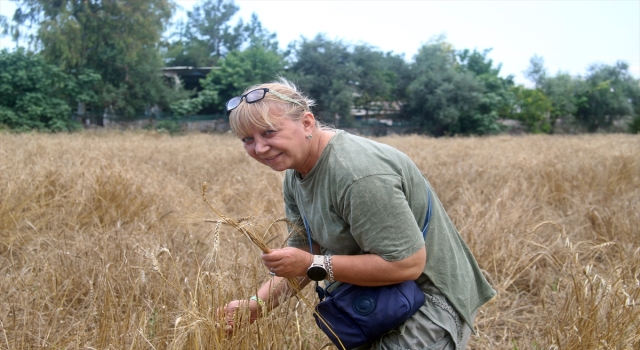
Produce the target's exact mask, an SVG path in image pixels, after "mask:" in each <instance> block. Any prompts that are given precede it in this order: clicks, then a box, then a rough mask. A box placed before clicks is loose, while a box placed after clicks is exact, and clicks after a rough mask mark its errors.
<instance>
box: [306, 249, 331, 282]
mask: <svg viewBox="0 0 640 350" xmlns="http://www.w3.org/2000/svg"><path fill="white" fill-rule="evenodd" d="M307 277H309V279H311V280H313V281H322V280H323V279H325V278H326V277H327V269H326V268H325V266H324V256H323V255H314V256H313V262H312V263H311V266H309V268H308V269H307Z"/></svg>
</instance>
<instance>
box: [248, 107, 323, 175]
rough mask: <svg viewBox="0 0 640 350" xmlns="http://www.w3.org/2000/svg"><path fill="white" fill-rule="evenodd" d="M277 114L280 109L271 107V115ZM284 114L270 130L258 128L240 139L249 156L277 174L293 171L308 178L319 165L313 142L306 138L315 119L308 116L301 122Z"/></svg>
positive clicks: (312, 129) (312, 128)
mask: <svg viewBox="0 0 640 350" xmlns="http://www.w3.org/2000/svg"><path fill="white" fill-rule="evenodd" d="M277 112H278V107H272V110H271V113H270V114H271V115H277V114H279V113H277ZM283 114H284V113H283ZM283 114H281V115H282V116H280V117H274V118H273V120H272V125H271V126H267V127H258V126H255V127H253V128H251V129H250V130H249V131H248V132H245V133H243V134H241V135H238V136H239V137H240V139H241V140H242V143H243V145H244V149H245V150H246V151H247V154H249V155H250V156H251V157H252V158H253V159H255V160H257V161H258V162H260V163H262V164H264V165H267V166H268V167H270V168H271V169H273V170H276V171H283V170H286V169H294V170H296V171H298V172H300V173H301V174H303V175H305V174H307V173H308V172H309V171H310V170H311V168H313V165H315V162H316V161H317V159H315V158H316V157H314V156H312V154H311V149H312V147H311V146H312V142H311V140H310V139H308V138H307V135H310V134H312V133H313V131H314V129H315V118H314V117H313V114H311V113H309V112H305V113H304V115H303V116H302V118H300V119H291V118H289V117H288V116H286V115H283Z"/></svg>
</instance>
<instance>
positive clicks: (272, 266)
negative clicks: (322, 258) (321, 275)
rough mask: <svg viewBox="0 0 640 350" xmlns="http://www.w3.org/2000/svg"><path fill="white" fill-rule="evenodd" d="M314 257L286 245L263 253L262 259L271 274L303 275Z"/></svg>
mask: <svg viewBox="0 0 640 350" xmlns="http://www.w3.org/2000/svg"><path fill="white" fill-rule="evenodd" d="M312 259H313V257H312V256H311V254H309V253H307V252H305V251H303V250H301V249H297V248H291V247H286V248H282V249H277V250H274V251H272V252H271V253H269V254H262V260H263V263H264V265H265V267H266V268H267V269H268V270H269V274H271V275H272V276H278V277H297V276H303V275H304V274H305V273H306V269H307V268H308V267H309V265H310V263H309V261H311V260H312Z"/></svg>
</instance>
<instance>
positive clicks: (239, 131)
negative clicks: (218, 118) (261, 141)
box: [229, 77, 319, 137]
mask: <svg viewBox="0 0 640 350" xmlns="http://www.w3.org/2000/svg"><path fill="white" fill-rule="evenodd" d="M261 88H268V89H269V91H275V92H276V93H277V94H281V95H284V96H286V97H287V98H289V99H291V100H292V101H295V102H296V103H294V102H290V101H287V100H283V99H282V98H280V97H278V95H277V94H276V93H270V92H267V93H266V95H265V96H264V98H263V99H262V100H260V101H258V102H255V103H246V101H244V100H243V101H242V102H240V104H239V105H238V107H236V108H235V109H234V110H232V111H231V113H230V114H229V124H230V126H231V130H233V132H234V133H235V134H236V136H238V137H244V136H246V135H249V134H250V133H251V130H252V129H275V128H277V126H278V122H277V120H278V118H280V117H285V116H286V117H287V118H289V119H291V120H300V119H301V118H302V116H303V115H304V114H305V113H306V112H311V107H313V106H315V104H316V102H315V101H314V100H313V99H311V98H309V97H307V96H305V95H304V94H303V93H302V92H301V91H299V90H298V88H297V87H296V86H295V85H294V84H293V83H292V82H290V81H289V80H287V79H285V78H283V77H280V78H279V79H278V80H277V81H273V82H270V83H265V84H258V85H254V86H251V87H249V88H247V89H246V90H244V92H243V93H242V94H243V95H244V94H246V93H248V92H249V91H253V90H256V89H261ZM318 125H319V124H316V126H318Z"/></svg>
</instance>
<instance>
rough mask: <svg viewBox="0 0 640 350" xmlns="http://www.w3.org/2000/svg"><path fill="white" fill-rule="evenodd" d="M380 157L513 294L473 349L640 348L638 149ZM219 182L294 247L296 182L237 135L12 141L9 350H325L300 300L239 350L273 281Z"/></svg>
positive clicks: (465, 149)
mask: <svg viewBox="0 0 640 350" xmlns="http://www.w3.org/2000/svg"><path fill="white" fill-rule="evenodd" d="M379 140H380V141H382V142H385V143H388V144H391V145H393V146H395V147H397V148H399V149H401V150H403V151H405V152H406V153H408V154H409V155H410V156H411V157H412V158H413V159H414V160H415V162H416V163H417V164H418V166H419V167H420V168H421V169H423V171H424V172H425V174H426V175H427V176H428V177H429V179H430V181H431V183H432V184H433V186H434V187H435V189H436V191H437V193H438V195H439V197H440V198H441V200H442V201H443V203H444V205H445V207H446V208H447V210H448V212H449V214H450V216H451V217H452V219H453V221H454V222H455V224H456V225H457V227H458V228H459V229H460V231H461V233H462V235H463V236H464V237H465V239H466V241H467V243H468V244H469V246H470V248H471V249H472V251H473V252H474V254H475V255H476V258H477V259H478V262H479V264H480V266H481V267H482V268H483V269H484V270H485V272H486V275H487V277H488V279H489V280H490V282H491V283H492V285H493V286H494V287H495V288H496V290H497V291H498V293H499V294H498V296H497V297H496V298H495V299H494V300H493V301H491V302H490V303H489V304H488V305H486V306H485V307H483V308H482V309H481V311H480V313H479V316H478V319H477V325H478V331H479V332H478V335H477V336H474V337H472V339H471V342H470V348H474V349H550V348H555V349H638V348H640V335H639V334H640V332H639V329H640V321H639V320H640V305H638V304H639V303H640V282H639V281H638V279H639V278H640V228H639V227H640V193H639V191H640V138H639V137H638V136H631V135H592V136H570V137H566V136H565V137H562V136H555V137H553V136H526V137H509V136H500V137H491V138H451V139H431V138H423V137H417V136H410V137H387V138H382V139H379ZM205 181H206V182H208V183H209V190H208V194H207V197H208V199H209V201H210V202H211V204H212V206H214V207H215V208H216V209H217V210H219V211H220V212H221V213H223V214H224V215H226V216H228V217H229V218H233V219H234V220H235V221H236V222H242V225H244V226H243V227H249V228H251V230H253V232H258V233H264V236H263V237H261V239H262V240H263V241H264V242H266V243H267V245H268V246H269V247H278V246H281V245H283V244H284V241H285V234H286V232H285V228H284V223H276V224H274V225H273V227H271V228H270V229H268V230H267V228H268V227H269V225H270V224H271V223H272V222H273V221H274V220H275V219H278V218H280V217H282V216H283V211H282V207H283V203H282V198H281V181H282V174H281V173H276V172H273V171H271V170H269V169H268V168H266V167H264V166H262V165H260V164H258V163H256V162H255V161H253V160H251V159H250V158H249V157H248V156H246V155H245V154H244V151H243V149H242V147H241V145H240V143H239V141H237V140H236V139H234V138H233V137H231V136H230V135H214V136H212V135H204V134H193V135H187V136H181V137H169V136H165V135H157V134H148V133H82V134H74V135H37V134H36V135H10V134H0V349H4V348H8V349H32V348H40V347H47V348H54V349H61V348H66V349H78V348H83V349H87V348H94V349H211V348H216V349H245V348H254V349H283V348H290V349H302V348H305V349H319V348H321V347H323V346H325V345H326V344H327V343H328V340H327V339H326V337H325V336H324V335H323V334H322V332H321V331H320V330H319V329H317V327H316V326H315V323H314V321H313V318H312V315H311V310H309V307H308V306H307V305H305V304H304V303H303V302H300V301H298V300H296V299H293V300H291V301H289V302H288V303H287V304H286V305H283V307H281V308H279V309H277V310H275V311H274V312H272V313H271V314H270V315H269V316H268V317H266V318H264V319H262V320H260V321H259V322H257V323H256V324H255V325H252V326H249V327H245V328H244V329H243V330H241V331H238V332H236V333H235V334H234V335H233V336H230V337H227V336H226V335H225V331H224V327H223V326H221V325H220V324H219V323H218V319H217V314H216V309H217V308H218V307H220V306H221V305H224V304H225V303H226V302H227V301H229V300H231V299H233V298H246V297H248V296H250V295H253V294H255V291H256V288H257V287H258V286H259V285H260V284H261V283H262V282H264V281H265V280H266V279H267V277H268V275H267V273H266V271H265V269H264V268H263V267H262V266H261V264H260V259H259V256H260V249H258V248H257V247H255V246H254V245H253V244H252V243H251V242H250V241H249V240H248V239H247V238H246V237H243V236H242V234H241V233H239V232H238V231H237V230H236V229H234V228H233V227H229V226H228V225H224V224H222V223H220V222H216V221H217V220H219V219H220V218H219V217H217V215H215V213H213V212H212V211H211V210H210V208H209V207H208V206H207V205H206V204H205V203H204V202H203V201H202V199H201V185H202V182H205ZM247 216H252V218H251V219H249V220H241V218H245V217H247ZM206 220H209V221H208V222H207V221H206ZM304 293H305V295H307V296H308V298H309V300H314V299H313V295H312V291H311V290H310V288H307V290H305V291H304ZM246 316H247V315H246V314H244V315H239V317H244V318H246Z"/></svg>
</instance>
